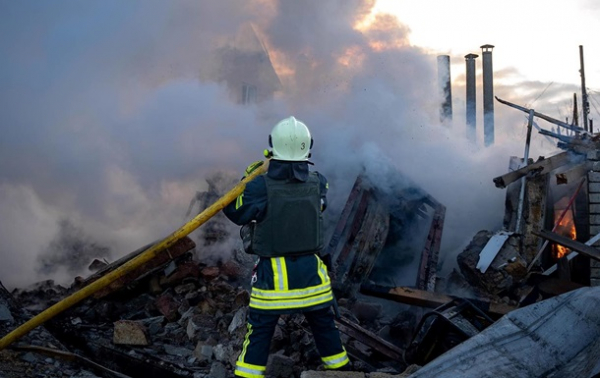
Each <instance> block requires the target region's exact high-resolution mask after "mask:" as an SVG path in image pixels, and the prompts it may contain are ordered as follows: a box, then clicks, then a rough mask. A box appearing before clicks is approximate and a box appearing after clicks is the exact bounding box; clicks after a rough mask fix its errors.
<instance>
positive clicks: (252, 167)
mask: <svg viewBox="0 0 600 378" xmlns="http://www.w3.org/2000/svg"><path fill="white" fill-rule="evenodd" d="M263 163H264V162H263V161H262V160H258V161H255V162H254V163H252V164H250V165H249V166H248V168H246V171H245V172H244V178H246V177H248V176H249V175H250V174H251V173H252V172H254V171H255V170H257V169H258V168H259V167H260V166H262V165H263Z"/></svg>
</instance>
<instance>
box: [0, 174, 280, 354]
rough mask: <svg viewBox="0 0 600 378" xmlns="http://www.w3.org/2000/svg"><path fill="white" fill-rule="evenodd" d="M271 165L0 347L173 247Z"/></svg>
mask: <svg viewBox="0 0 600 378" xmlns="http://www.w3.org/2000/svg"><path fill="white" fill-rule="evenodd" d="M267 166H268V164H266V163H265V164H263V165H262V166H261V167H260V168H258V169H256V170H255V171H254V172H252V173H251V174H250V175H248V176H247V177H246V178H244V179H243V180H242V181H240V183H238V184H237V185H236V186H235V187H233V189H231V190H230V191H229V192H227V193H226V194H225V195H223V196H222V197H221V198H219V199H218V200H217V201H216V202H215V203H213V204H212V205H210V206H209V207H207V208H206V209H205V210H204V211H202V212H201V213H200V214H198V215H197V216H196V217H194V218H193V219H192V220H190V221H189V222H187V223H186V224H185V225H183V226H182V227H181V228H180V229H178V230H177V231H175V232H173V233H172V234H171V235H169V236H167V237H166V238H164V239H163V240H162V241H161V242H159V243H156V244H154V245H153V246H152V247H150V248H149V249H148V250H146V251H144V252H143V253H141V254H140V255H139V256H137V257H135V258H134V259H132V260H129V261H128V262H126V263H124V264H123V265H121V266H120V267H118V268H116V269H115V270H113V271H112V272H110V273H108V274H106V275H105V276H103V277H101V278H99V279H98V280H96V281H94V282H92V283H91V284H89V285H88V286H86V287H84V288H82V289H81V290H79V291H76V292H75V293H73V294H71V295H70V296H68V297H67V298H65V299H63V300H61V301H60V302H58V303H56V304H54V305H53V306H51V307H49V308H47V309H46V310H44V311H42V312H40V313H39V314H38V315H36V316H34V317H33V318H31V319H30V320H28V321H27V322H25V323H24V324H22V325H21V326H19V327H18V328H17V329H15V330H14V331H12V332H10V333H9V334H7V335H6V336H4V337H3V338H2V339H0V351H1V350H3V349H4V348H6V347H7V346H8V345H10V344H11V343H12V342H14V341H15V340H17V339H19V338H20V337H22V336H24V335H25V334H27V333H28V332H29V331H31V330H32V329H34V328H36V327H37V326H39V325H41V324H43V323H45V322H47V321H48V320H50V319H52V318H53V317H55V316H56V315H58V314H60V313H61V312H63V311H65V310H67V309H68V308H70V307H72V306H73V305H75V304H77V303H79V302H80V301H82V300H84V299H85V298H87V297H89V296H90V295H92V294H94V293H95V292H97V291H98V290H100V289H102V288H104V287H105V286H107V285H109V284H111V283H112V282H113V281H115V280H116V279H118V278H120V277H122V276H123V275H125V274H127V273H129V272H131V271H132V270H134V269H136V268H137V267H139V266H141V265H142V264H144V263H146V262H148V261H150V260H152V259H153V258H154V257H156V255H157V254H158V253H159V252H161V251H162V250H164V249H166V248H169V247H170V246H172V245H173V244H175V243H176V242H177V241H178V240H179V239H181V238H183V237H184V236H186V235H188V234H189V233H190V232H192V231H194V230H195V229H197V228H198V227H200V226H201V225H202V224H204V223H206V221H208V220H209V219H210V218H212V217H213V216H215V215H216V214H217V213H218V212H219V211H220V210H221V209H223V208H224V207H225V206H227V205H228V204H229V203H231V202H232V201H234V200H235V199H236V198H237V197H238V196H239V195H240V194H242V193H243V192H244V189H245V188H246V184H247V183H248V182H250V181H252V180H253V179H254V178H255V177H256V176H258V175H260V174H263V173H265V172H266V170H267Z"/></svg>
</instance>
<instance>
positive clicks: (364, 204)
mask: <svg viewBox="0 0 600 378" xmlns="http://www.w3.org/2000/svg"><path fill="white" fill-rule="evenodd" d="M409 189H414V190H407V189H404V190H397V191H394V192H393V194H389V193H388V194H382V193H381V192H380V191H378V189H377V188H376V185H373V184H372V183H370V182H369V180H368V178H366V177H365V176H364V175H359V176H358V177H357V179H356V181H355V182H354V185H353V187H352V190H351V191H350V194H349V196H348V200H347V202H346V204H345V207H344V209H343V211H342V214H341V216H340V218H339V221H338V223H337V226H336V228H335V230H334V233H333V235H332V237H331V239H330V242H329V244H328V245H327V246H326V248H325V249H324V254H329V255H331V257H332V260H333V262H334V265H335V273H336V279H335V280H334V289H337V291H338V292H340V291H341V292H342V293H343V295H348V294H349V295H351V294H352V293H351V292H352V291H353V290H354V289H355V288H356V287H357V286H358V287H359V286H360V285H361V284H362V282H363V281H364V280H365V279H366V278H367V277H368V276H369V274H370V273H371V270H372V268H373V266H374V264H375V261H376V260H377V258H378V256H379V253H380V252H381V250H382V249H383V247H384V245H385V243H386V239H387V235H388V232H389V222H390V218H391V212H390V209H389V207H386V206H385V202H386V200H388V199H389V198H393V199H394V201H397V202H401V203H402V210H401V211H402V212H403V213H410V214H411V215H412V216H414V217H415V219H416V218H417V217H418V219H427V220H429V219H431V223H430V226H429V231H428V233H427V237H426V239H425V241H424V244H423V248H422V249H421V251H420V255H418V256H416V258H418V261H419V266H418V270H417V278H416V280H415V282H414V286H415V287H416V288H418V289H421V290H431V291H433V290H434V289H435V282H436V278H437V264H438V256H439V251H440V245H441V239H442V232H443V225H444V218H445V214H446V208H445V206H443V205H442V204H440V203H439V202H438V201H436V200H435V199H434V198H433V197H432V196H430V195H429V194H427V193H426V192H425V191H423V190H422V189H420V188H418V187H417V186H416V185H414V184H413V185H411V186H409ZM415 193H416V195H415ZM415 197H417V198H415ZM425 205H427V206H429V207H430V208H431V209H432V210H430V213H428V212H427V211H426V210H427V209H426V208H425V207H424V206H425Z"/></svg>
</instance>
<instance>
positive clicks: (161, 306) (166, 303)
mask: <svg viewBox="0 0 600 378" xmlns="http://www.w3.org/2000/svg"><path fill="white" fill-rule="evenodd" d="M154 304H155V305H156V308H157V309H158V311H160V313H161V314H163V316H164V317H165V318H167V320H168V321H170V322H173V321H175V320H177V318H178V317H179V312H178V311H177V310H178V309H179V303H177V301H175V298H173V296H172V295H171V294H169V293H165V294H163V295H161V296H160V297H158V298H156V301H155V302H154Z"/></svg>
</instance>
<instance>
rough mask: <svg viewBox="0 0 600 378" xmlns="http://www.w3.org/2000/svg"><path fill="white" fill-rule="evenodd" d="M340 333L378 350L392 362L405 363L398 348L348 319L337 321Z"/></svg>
mask: <svg viewBox="0 0 600 378" xmlns="http://www.w3.org/2000/svg"><path fill="white" fill-rule="evenodd" d="M335 321H336V324H337V327H338V328H339V330H340V332H342V333H345V334H346V335H348V336H350V337H352V338H354V339H356V340H358V341H360V342H361V343H363V344H365V345H367V346H369V347H371V348H373V349H375V350H377V351H378V352H380V353H381V354H383V355H385V356H387V357H389V358H390V359H392V360H396V361H403V360H404V358H403V355H404V353H403V351H402V349H400V348H398V347H397V346H395V345H393V344H391V343H389V342H387V341H385V340H383V339H382V338H381V337H379V336H377V335H376V334H374V333H373V332H370V331H368V330H366V329H364V328H362V327H361V326H359V325H358V324H356V323H353V322H351V321H350V320H348V319H346V318H343V317H342V318H338V319H335Z"/></svg>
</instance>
